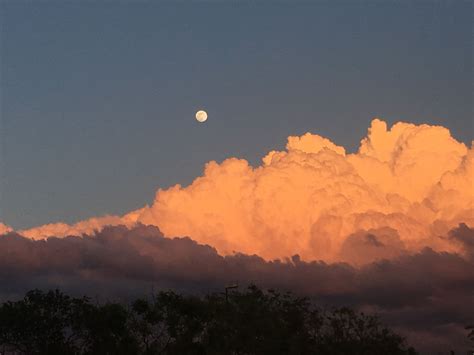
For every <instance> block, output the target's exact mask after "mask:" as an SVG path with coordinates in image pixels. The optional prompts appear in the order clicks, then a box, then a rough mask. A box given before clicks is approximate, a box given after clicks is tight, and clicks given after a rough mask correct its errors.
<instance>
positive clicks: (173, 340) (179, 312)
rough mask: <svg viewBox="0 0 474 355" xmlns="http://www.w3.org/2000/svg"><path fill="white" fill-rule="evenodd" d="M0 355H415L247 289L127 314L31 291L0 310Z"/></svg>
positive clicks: (142, 303) (352, 321)
mask: <svg viewBox="0 0 474 355" xmlns="http://www.w3.org/2000/svg"><path fill="white" fill-rule="evenodd" d="M0 353H1V354H28V355H30V354H48V355H54V354H101V355H102V354H336V355H337V354H360V355H362V354H385V355H389V354H416V352H415V351H414V350H413V349H412V348H407V347H406V345H405V342H404V339H403V338H402V337H401V336H399V335H397V334H395V333H394V332H393V331H391V330H390V329H388V328H386V327H384V326H382V325H381V324H380V323H379V321H378V319H377V318H375V317H373V316H367V315H364V314H362V313H356V312H354V311H353V310H351V309H349V308H340V309H334V310H331V311H322V310H319V309H317V308H315V307H313V305H312V304H311V303H310V302H309V300H308V299H306V298H297V297H295V296H293V295H291V294H289V293H285V294H281V293H279V292H276V291H274V290H269V291H267V292H264V291H262V290H260V289H259V288H257V287H256V286H250V287H248V289H246V290H245V291H243V292H240V291H234V292H231V293H230V294H229V295H228V297H227V296H226V295H225V294H223V293H222V294H221V293H214V294H210V295H208V296H206V297H203V298H199V297H194V296H182V295H179V294H176V293H174V292H171V291H169V292H160V293H158V294H156V295H153V296H152V297H151V299H138V300H136V301H134V302H133V303H132V304H131V305H130V306H129V307H126V306H123V305H121V304H118V303H106V304H93V303H92V302H91V301H90V300H89V299H87V298H71V297H69V296H67V295H64V294H62V293H60V292H59V291H49V292H47V293H44V292H41V291H38V290H34V291H30V292H28V293H27V294H26V296H25V298H24V299H23V300H20V301H17V302H5V303H3V304H2V305H1V306H0Z"/></svg>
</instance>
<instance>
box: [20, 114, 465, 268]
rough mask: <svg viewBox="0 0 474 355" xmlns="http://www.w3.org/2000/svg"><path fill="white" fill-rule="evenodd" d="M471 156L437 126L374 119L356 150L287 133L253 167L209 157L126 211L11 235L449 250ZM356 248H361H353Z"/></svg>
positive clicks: (311, 248) (270, 250)
mask: <svg viewBox="0 0 474 355" xmlns="http://www.w3.org/2000/svg"><path fill="white" fill-rule="evenodd" d="M473 159H474V153H473V148H472V147H469V148H468V147H466V145H464V144H463V143H460V142H458V141H456V139H454V138H453V137H452V136H451V135H450V132H449V130H447V129H446V128H444V127H440V126H430V125H414V124H409V123H403V122H399V123H396V124H394V125H393V126H392V127H391V128H388V127H387V124H386V123H385V122H384V121H382V120H380V119H374V120H373V121H372V123H371V126H370V128H369V130H368V134H367V137H365V138H363V139H362V141H361V144H360V148H359V150H358V152H357V153H354V154H349V153H346V151H345V149H344V147H341V146H338V145H337V144H335V143H333V142H331V141H330V140H329V139H327V138H324V137H321V136H319V135H317V134H311V133H306V134H304V135H302V136H301V137H294V136H290V137H288V143H287V145H286V150H285V151H271V152H269V153H268V154H267V155H265V156H264V158H263V159H262V165H261V166H258V167H256V168H253V167H251V166H250V165H249V163H248V162H247V161H246V160H243V159H238V158H228V159H226V160H224V161H223V162H222V163H216V162H214V161H211V162H209V163H207V164H206V166H205V169H204V173H203V175H202V176H200V177H198V178H196V179H195V180H194V181H193V183H192V184H191V185H189V186H187V187H182V186H180V185H176V186H174V187H171V188H169V189H166V190H162V189H159V190H158V191H157V193H156V197H155V200H154V202H153V204H152V205H151V206H145V207H143V208H142V209H140V210H137V211H133V212H130V213H129V214H126V215H125V216H123V217H114V216H105V217H97V218H92V219H89V220H86V221H82V222H79V223H76V224H74V225H67V224H64V223H55V224H49V225H44V226H39V227H36V228H32V229H29V230H23V231H19V233H20V234H22V235H24V236H27V237H29V238H33V239H41V238H46V237H50V236H60V237H64V236H67V235H82V234H92V233H93V232H95V231H100V230H101V229H102V228H103V227H104V226H107V225H125V226H128V227H131V226H133V225H135V224H136V223H141V224H144V225H154V226H157V227H158V228H159V229H160V230H161V231H162V232H163V233H164V235H165V236H168V237H174V236H189V237H190V238H192V239H193V240H195V241H197V242H199V243H202V244H208V245H210V246H212V247H214V248H216V249H217V251H218V252H219V253H220V254H221V255H229V254H232V253H235V252H242V253H246V254H257V255H260V256H262V257H264V258H265V259H267V260H271V259H276V258H285V257H289V256H292V255H295V254H298V255H300V257H302V258H303V259H304V260H314V259H317V260H325V261H332V262H334V261H347V262H356V263H360V262H361V260H363V262H364V263H369V262H372V261H374V260H377V259H383V258H387V257H398V256H400V255H403V254H406V253H412V252H417V251H420V250H422V249H423V248H425V247H430V248H432V249H434V250H437V251H457V252H461V250H459V246H458V245H456V244H455V243H453V242H452V241H450V240H449V239H448V238H447V235H448V233H449V231H450V230H451V229H453V228H455V227H457V226H458V225H459V224H460V223H465V224H466V225H467V226H470V227H474V189H473V184H474V160H473ZM368 235H370V236H371V238H373V239H372V242H373V243H379V244H380V247H379V248H376V249H375V250H373V251H372V252H371V253H370V256H367V257H365V258H361V257H360V256H359V255H352V254H353V253H351V252H349V251H350V250H351V249H353V247H352V246H351V245H352V244H354V243H356V244H358V245H359V248H363V247H364V245H366V246H367V247H368V248H370V247H371V244H370V241H368V240H366V238H367V236H368ZM360 252H362V253H363V252H364V251H363V250H361V251H360Z"/></svg>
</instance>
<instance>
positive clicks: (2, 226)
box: [0, 222, 13, 235]
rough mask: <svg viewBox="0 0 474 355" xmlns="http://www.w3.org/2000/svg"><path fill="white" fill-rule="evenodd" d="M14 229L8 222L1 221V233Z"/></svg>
mask: <svg viewBox="0 0 474 355" xmlns="http://www.w3.org/2000/svg"><path fill="white" fill-rule="evenodd" d="M12 230H13V229H12V228H11V227H9V226H7V225H6V224H3V223H2V222H0V235H2V234H5V233H8V232H11V231H12Z"/></svg>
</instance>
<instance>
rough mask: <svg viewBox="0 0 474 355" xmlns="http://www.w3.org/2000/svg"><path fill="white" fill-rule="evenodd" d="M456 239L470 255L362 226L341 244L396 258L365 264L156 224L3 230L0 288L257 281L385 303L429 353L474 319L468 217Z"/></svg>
mask: <svg viewBox="0 0 474 355" xmlns="http://www.w3.org/2000/svg"><path fill="white" fill-rule="evenodd" d="M449 238H451V239H453V240H455V241H457V242H458V243H459V245H461V246H463V248H464V251H465V252H464V253H463V254H462V255H461V254H453V253H438V252H435V251H433V250H431V249H424V250H422V251H421V252H418V253H415V254H408V253H407V252H405V251H404V249H403V245H402V244H401V243H400V241H399V239H398V238H397V236H396V235H395V234H393V233H392V232H390V231H384V232H383V233H378V234H377V233H375V234H374V233H371V234H365V235H364V234H363V233H362V234H357V235H354V236H353V237H351V238H348V241H347V243H348V245H347V246H346V247H347V248H346V250H345V251H344V248H343V253H344V252H347V253H349V252H351V250H352V251H355V252H357V253H360V255H364V253H366V255H368V257H369V258H372V257H373V258H374V259H375V260H377V259H378V258H379V257H381V256H382V257H384V256H386V257H392V259H385V260H378V261H374V262H372V263H370V264H366V265H364V266H362V267H359V268H357V267H354V266H351V265H349V264H345V263H333V264H328V263H325V262H320V261H312V262H307V261H302V260H301V259H300V258H299V257H298V256H293V257H291V258H288V259H286V260H274V261H265V260H264V259H262V258H261V257H259V256H257V255H245V254H234V255H230V256H221V255H219V254H218V253H217V251H216V250H215V249H214V248H212V247H210V246H207V245H200V244H198V243H196V242H195V241H193V240H191V239H190V238H173V239H171V238H165V237H163V235H162V233H161V232H160V231H159V230H158V229H157V228H156V227H151V226H138V227H136V228H133V229H127V228H126V227H123V226H118V227H107V228H105V229H103V230H102V231H101V232H99V233H97V234H95V235H93V236H83V237H66V238H54V237H52V238H48V239H46V240H38V241H33V240H30V239H26V238H24V237H22V236H21V235H19V234H16V233H9V234H6V235H4V236H1V237H0V285H1V288H0V297H1V298H2V299H3V300H5V299H11V298H16V297H20V296H21V295H22V294H23V292H25V291H26V290H28V289H31V288H35V287H38V288H43V289H44V288H56V287H57V288H60V289H62V290H64V291H66V292H71V293H74V294H81V295H82V294H86V295H89V296H92V297H98V298H100V299H106V298H113V299H119V300H120V299H124V300H125V299H128V298H130V297H133V296H136V295H142V294H143V293H147V292H151V291H152V290H159V289H166V288H173V289H176V290H178V291H182V292H197V293H205V292H209V291H219V290H223V288H224V286H225V285H227V284H228V283H231V282H235V281H237V282H239V283H240V284H241V285H246V284H248V283H250V282H254V283H256V284H258V285H259V286H261V287H276V288H281V289H287V290H291V291H293V292H295V293H298V294H301V295H307V296H310V297H312V298H314V299H315V300H316V301H317V302H318V303H319V304H321V305H322V306H331V305H343V304H344V305H349V306H354V307H358V308H359V309H362V310H366V311H370V312H377V313H378V314H380V315H381V317H382V319H383V320H384V321H385V322H387V323H388V324H390V325H391V326H393V327H395V328H396V329H398V330H399V331H401V332H402V333H403V334H405V335H407V336H408V339H409V341H411V342H412V343H413V344H414V345H416V346H418V347H419V348H420V349H422V350H425V351H428V352H430V351H434V350H436V351H441V350H445V351H448V350H449V349H451V348H453V349H458V350H464V349H465V348H467V346H468V343H467V338H466V332H465V330H464V326H465V325H466V324H468V323H472V321H473V320H474V308H473V307H472V299H474V258H473V255H474V253H473V245H474V230H473V229H470V228H469V227H467V226H466V225H460V226H459V227H458V228H456V229H455V230H453V231H451V233H450V234H449ZM384 248H387V249H386V250H384Z"/></svg>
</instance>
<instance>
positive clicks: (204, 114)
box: [196, 110, 207, 122]
mask: <svg viewBox="0 0 474 355" xmlns="http://www.w3.org/2000/svg"><path fill="white" fill-rule="evenodd" d="M196 119H197V120H198V121H199V122H205V121H206V120H207V112H206V111H203V110H200V111H198V112H196Z"/></svg>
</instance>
